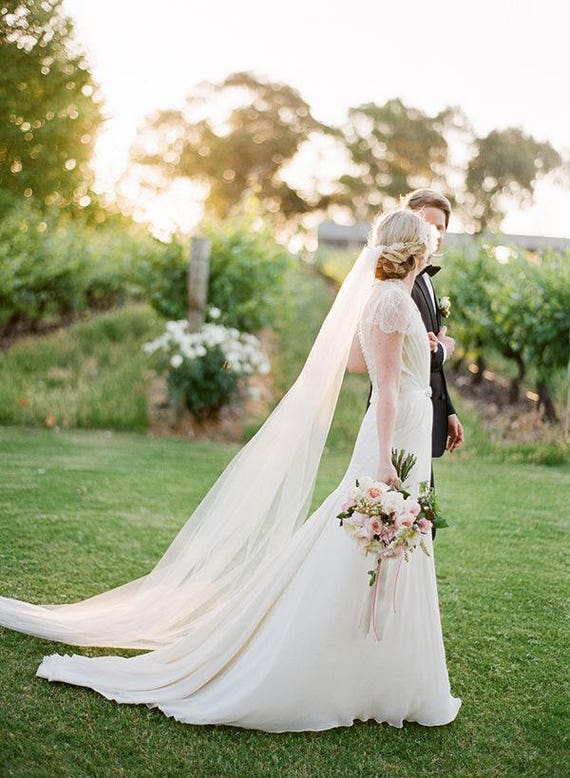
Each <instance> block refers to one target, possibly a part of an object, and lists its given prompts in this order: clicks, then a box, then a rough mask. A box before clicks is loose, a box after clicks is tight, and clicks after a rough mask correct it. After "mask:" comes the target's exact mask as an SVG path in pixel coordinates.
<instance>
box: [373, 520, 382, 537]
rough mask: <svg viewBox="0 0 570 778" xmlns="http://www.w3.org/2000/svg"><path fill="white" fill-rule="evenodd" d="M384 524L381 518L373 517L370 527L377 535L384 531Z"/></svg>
mask: <svg viewBox="0 0 570 778" xmlns="http://www.w3.org/2000/svg"><path fill="white" fill-rule="evenodd" d="M383 526H384V525H383V524H382V522H381V521H380V519H372V521H371V522H370V529H371V530H372V532H373V533H374V534H375V535H379V534H380V533H381V532H382V529H383Z"/></svg>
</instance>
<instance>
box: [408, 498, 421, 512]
mask: <svg viewBox="0 0 570 778" xmlns="http://www.w3.org/2000/svg"><path fill="white" fill-rule="evenodd" d="M406 510H407V511H408V513H411V514H412V516H417V515H418V513H419V512H420V510H421V508H420V504H419V502H418V501H417V500H413V499H411V498H409V499H408V500H406Z"/></svg>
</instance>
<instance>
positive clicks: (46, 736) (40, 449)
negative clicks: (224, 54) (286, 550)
mask: <svg viewBox="0 0 570 778" xmlns="http://www.w3.org/2000/svg"><path fill="white" fill-rule="evenodd" d="M0 451H1V452H2V463H1V464H2V467H1V468H0V592H2V594H6V595H11V596H16V597H21V598H24V599H29V600H32V601H43V602H46V601H66V600H71V599H76V598H83V597H87V596H89V595H91V594H93V593H95V592H98V591H101V590H104V589H107V588H108V587H110V586H114V585H116V584H119V583H121V582H124V581H127V580H130V579H132V578H133V577H135V576H138V575H141V574H144V573H145V572H146V571H148V570H149V568H150V567H151V566H152V565H153V563H154V562H155V561H156V560H157V559H158V558H159V557H160V556H161V555H162V553H163V551H164V549H165V548H166V546H167V545H168V543H169V542H170V540H171V539H172V537H173V535H174V533H175V532H176V530H177V529H178V528H179V527H180V526H181V525H182V524H183V522H184V521H185V519H186V516H187V515H188V514H189V513H191V511H192V509H193V507H194V506H195V505H196V504H197V502H198V501H199V500H200V498H201V497H202V495H203V494H204V493H205V492H206V491H207V489H208V488H209V486H210V485H211V483H212V481H213V480H214V479H215V477H216V475H217V474H218V473H219V472H220V471H221V470H222V469H223V467H224V465H225V464H226V463H227V461H228V460H229V459H230V458H231V456H232V455H233V454H234V452H235V451H236V447H233V446H227V445H220V444H217V445H216V444H210V443H203V442H193V443H189V442H185V441H180V440H158V439H152V438H148V437H145V436H139V435H134V434H125V433H114V434H109V433H104V432H77V431H75V432H59V433H58V432H55V431H47V430H24V429H18V428H5V429H0ZM347 455H348V451H347V449H346V448H344V447H342V448H340V449H336V450H334V449H331V450H329V453H328V454H326V455H325V456H324V459H323V465H322V468H321V473H320V477H319V482H318V485H317V490H316V494H315V501H316V502H317V501H319V500H320V499H322V497H323V496H324V495H325V494H327V493H328V492H329V491H330V490H331V489H332V488H334V486H335V484H336V482H337V481H338V478H339V476H340V475H341V473H342V470H343V468H344V466H345V464H346V459H347ZM436 480H437V482H438V485H439V486H440V494H441V501H442V504H443V508H444V509H445V514H446V516H447V517H448V518H449V520H450V523H451V524H452V527H451V528H450V529H448V530H445V531H442V532H441V533H440V534H439V537H438V540H437V543H436V554H437V569H438V581H439V594H440V601H441V610H442V619H443V627H444V634H445V640H446V650H447V657H448V665H449V672H450V677H451V682H452V688H453V691H454V693H456V694H458V695H459V696H461V697H462V698H463V708H462V710H461V711H460V714H459V717H458V718H457V720H456V721H455V722H454V723H453V724H451V725H449V726H447V727H441V728H433V729H428V728H422V727H419V726H416V725H407V726H406V727H404V729H403V730H395V729H392V728H390V727H388V726H384V725H377V724H374V723H356V724H355V725H354V726H353V727H350V728H340V729H337V730H331V731H328V732H323V733H297V734H291V733H290V734H282V735H275V734H268V733H263V732H257V731H249V730H239V729H234V728H230V727H212V726H206V727H198V726H188V725H183V724H179V723H177V722H175V721H173V720H170V719H167V718H166V717H164V716H162V715H161V714H160V713H158V712H156V711H151V710H148V709H147V708H145V707H140V706H118V705H116V704H115V703H112V702H109V701H107V700H105V699H104V698H102V697H99V696H98V695H96V694H95V693H93V692H91V691H89V690H87V689H79V688H74V687H69V686H66V685H63V684H49V683H47V682H46V681H42V680H40V679H37V678H36V677H35V675H34V674H35V670H36V668H37V665H38V663H39V661H40V660H41V658H42V656H43V655H44V654H47V653H52V652H54V651H58V650H59V651H61V650H62V647H61V646H59V645H58V644H55V643H51V642H48V641H44V640H40V639H36V638H31V637H29V636H25V635H20V634H17V633H13V632H9V631H7V630H1V631H0V688H1V689H2V704H1V705H0V775H2V776H4V775H6V776H26V778H28V777H29V776H50V777H51V776H110V775H116V776H129V777H130V776H137V777H138V776H236V777H237V776H240V777H241V776H252V778H253V777H257V776H270V775H271V776H273V775H278V776H295V777H297V776H299V777H301V776H303V777H305V776H306V777H307V778H309V777H311V778H312V777H313V776H322V778H328V776H351V777H352V776H418V775H422V776H424V775H425V776H436V775H437V776H513V777H514V776H521V775H525V776H533V777H534V776H562V775H565V774H566V768H565V767H564V765H565V756H564V751H563V748H564V739H565V735H566V732H567V726H566V723H565V720H564V713H565V707H566V704H567V703H566V700H567V697H566V690H565V683H566V681H567V675H566V670H565V661H564V660H565V657H564V646H565V633H564V621H563V612H564V604H565V594H566V590H567V586H566V584H565V581H566V579H565V578H564V560H565V555H564V553H563V546H562V544H563V531H564V527H563V517H564V515H565V511H567V505H568V504H569V502H570V470H569V468H567V467H548V468H546V467H539V466H531V465H526V464H518V465H515V464H513V463H511V462H500V461H497V459H496V458H492V459H488V458H484V457H476V456H474V455H473V454H469V453H468V452H467V453H465V454H464V455H462V456H447V457H444V458H443V460H441V461H439V462H438V463H437V468H436ZM90 653H98V652H97V651H96V650H91V651H90ZM99 653H106V652H104V651H100V652H99ZM333 682H334V680H333Z"/></svg>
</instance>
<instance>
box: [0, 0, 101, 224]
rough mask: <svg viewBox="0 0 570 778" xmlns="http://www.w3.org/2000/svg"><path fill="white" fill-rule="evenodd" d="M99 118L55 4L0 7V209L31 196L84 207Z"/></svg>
mask: <svg viewBox="0 0 570 778" xmlns="http://www.w3.org/2000/svg"><path fill="white" fill-rule="evenodd" d="M101 121H102V114H101V109H100V107H99V105H98V103H97V95H96V84H95V83H94V81H93V78H92V76H91V74H90V72H89V70H88V68H87V65H86V63H85V59H84V57H83V54H82V53H81V52H80V51H79V50H78V48H77V45H76V43H75V40H74V37H73V26H72V23H71V21H70V20H69V18H67V17H66V16H65V14H64V12H63V10H62V0H41V2H40V0H5V2H2V4H1V5H0V208H1V206H2V202H3V203H4V207H5V206H6V203H7V202H9V201H13V200H14V199H20V198H29V197H33V198H34V199H35V200H36V201H37V202H38V203H42V205H48V206H57V207H65V206H69V205H71V206H74V205H75V206H79V207H84V206H87V205H88V204H89V202H90V200H91V199H92V198H93V194H92V192H90V186H91V179H92V174H91V171H90V168H89V160H90V158H91V155H92V152H93V147H94V144H95V140H96V135H97V130H98V128H99V126H100V124H101Z"/></svg>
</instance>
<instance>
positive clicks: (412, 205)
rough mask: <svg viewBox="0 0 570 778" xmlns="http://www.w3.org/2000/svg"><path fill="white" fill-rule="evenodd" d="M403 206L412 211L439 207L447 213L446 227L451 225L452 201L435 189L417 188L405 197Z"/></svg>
mask: <svg viewBox="0 0 570 778" xmlns="http://www.w3.org/2000/svg"><path fill="white" fill-rule="evenodd" d="M402 207H404V208H409V209H410V211H421V210H422V208H439V210H440V211H443V212H444V214H445V229H447V227H448V226H449V217H450V216H451V203H450V202H449V200H448V199H447V197H446V196H445V195H442V194H440V193H439V192H436V191H435V189H416V190H415V191H414V192H410V194H409V195H406V197H404V199H403V202H402Z"/></svg>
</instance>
